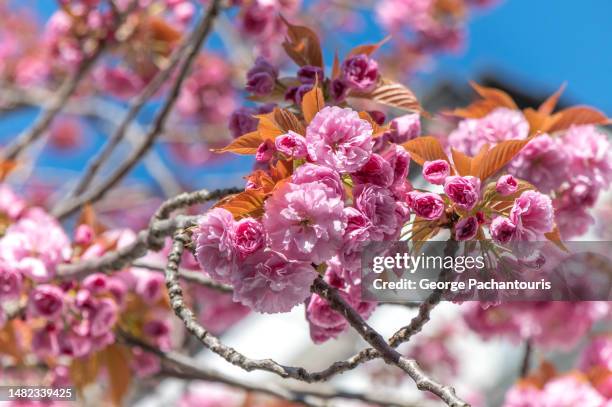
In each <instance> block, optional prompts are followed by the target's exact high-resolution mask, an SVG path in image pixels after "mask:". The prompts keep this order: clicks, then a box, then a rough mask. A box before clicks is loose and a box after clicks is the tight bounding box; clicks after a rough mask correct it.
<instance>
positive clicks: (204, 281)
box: [132, 260, 234, 293]
mask: <svg viewBox="0 0 612 407" xmlns="http://www.w3.org/2000/svg"><path fill="white" fill-rule="evenodd" d="M132 267H140V268H144V269H148V270H153V271H158V272H162V273H163V272H164V270H165V269H166V268H165V267H164V266H163V265H161V264H153V263H148V262H145V261H142V260H140V261H135V262H133V263H132ZM179 276H180V277H181V278H182V279H183V280H185V281H187V282H189V283H194V284H198V285H201V286H203V287H207V288H211V289H213V290H216V291H220V292H222V293H232V292H234V289H233V288H232V287H231V286H229V285H227V284H221V283H218V282H216V281H215V280H213V279H212V278H210V277H207V276H205V275H204V274H203V273H202V272H197V271H192V270H185V269H179Z"/></svg>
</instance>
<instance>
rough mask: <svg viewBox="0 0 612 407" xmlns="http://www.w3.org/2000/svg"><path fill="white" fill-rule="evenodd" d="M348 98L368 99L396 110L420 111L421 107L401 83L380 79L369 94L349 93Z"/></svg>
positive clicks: (412, 94)
mask: <svg viewBox="0 0 612 407" xmlns="http://www.w3.org/2000/svg"><path fill="white" fill-rule="evenodd" d="M349 97H356V98H361V99H369V100H372V101H374V102H378V103H381V104H383V105H388V106H392V107H397V108H398V109H403V110H410V111H422V110H423V109H422V108H421V105H420V104H419V101H418V100H417V98H416V96H415V95H414V93H412V91H411V90H410V89H408V88H407V87H405V86H404V85H402V84H401V83H397V82H393V81H390V80H387V79H382V80H381V81H380V82H379V84H378V86H377V87H376V89H374V90H373V91H372V92H370V93H364V92H355V91H353V92H350V93H349Z"/></svg>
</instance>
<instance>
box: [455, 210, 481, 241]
mask: <svg viewBox="0 0 612 407" xmlns="http://www.w3.org/2000/svg"><path fill="white" fill-rule="evenodd" d="M476 233H478V219H476V216H469V217H467V218H463V219H461V220H460V221H459V222H457V224H456V225H455V239H457V240H458V241H460V242H461V241H464V240H470V239H473V238H474V237H476Z"/></svg>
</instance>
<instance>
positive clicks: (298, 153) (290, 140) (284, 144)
mask: <svg viewBox="0 0 612 407" xmlns="http://www.w3.org/2000/svg"><path fill="white" fill-rule="evenodd" d="M274 145H275V146H276V150H277V151H280V152H281V153H283V154H285V155H286V156H287V157H291V158H305V157H306V156H307V155H308V150H307V147H306V139H305V138H304V137H303V136H301V135H300V134H297V133H295V132H294V131H291V130H289V132H288V133H287V134H283V135H280V136H278V137H276V139H274Z"/></svg>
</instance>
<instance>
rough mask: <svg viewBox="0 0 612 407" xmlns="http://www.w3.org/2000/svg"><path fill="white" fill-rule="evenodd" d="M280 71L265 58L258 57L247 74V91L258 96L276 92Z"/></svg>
mask: <svg viewBox="0 0 612 407" xmlns="http://www.w3.org/2000/svg"><path fill="white" fill-rule="evenodd" d="M277 77H278V69H276V68H275V67H274V66H273V65H272V64H270V63H269V62H268V61H267V60H266V59H265V58H263V57H258V58H257V59H256V60H255V65H253V67H252V68H251V69H249V71H248V72H247V84H246V90H247V91H249V92H251V93H254V94H256V95H267V94H269V93H271V92H272V90H274V86H275V85H276V79H277Z"/></svg>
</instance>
